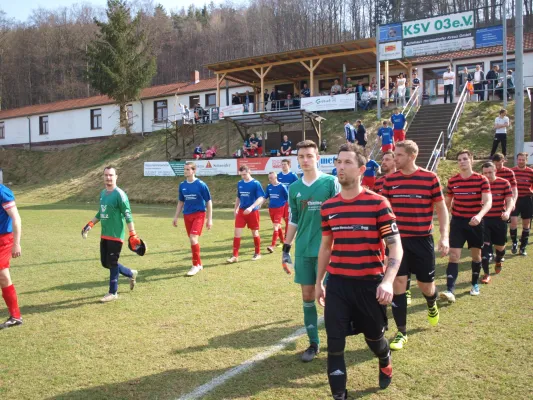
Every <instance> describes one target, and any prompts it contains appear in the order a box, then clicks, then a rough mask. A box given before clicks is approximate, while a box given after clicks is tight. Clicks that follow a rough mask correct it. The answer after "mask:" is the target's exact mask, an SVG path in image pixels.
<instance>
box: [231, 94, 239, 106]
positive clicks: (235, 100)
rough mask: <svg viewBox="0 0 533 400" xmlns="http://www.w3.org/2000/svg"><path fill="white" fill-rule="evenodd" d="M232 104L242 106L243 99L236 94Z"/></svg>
mask: <svg viewBox="0 0 533 400" xmlns="http://www.w3.org/2000/svg"><path fill="white" fill-rule="evenodd" d="M231 104H233V105H238V104H241V99H240V98H239V96H237V95H236V94H234V95H233V97H232V98H231Z"/></svg>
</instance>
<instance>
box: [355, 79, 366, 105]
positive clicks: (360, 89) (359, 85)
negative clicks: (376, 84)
mask: <svg viewBox="0 0 533 400" xmlns="http://www.w3.org/2000/svg"><path fill="white" fill-rule="evenodd" d="M355 91H356V92H357V100H358V101H361V97H362V95H363V92H366V88H365V87H364V86H363V83H362V82H361V81H358V82H357V86H356V87H355Z"/></svg>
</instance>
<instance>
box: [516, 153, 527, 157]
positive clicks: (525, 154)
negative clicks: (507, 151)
mask: <svg viewBox="0 0 533 400" xmlns="http://www.w3.org/2000/svg"><path fill="white" fill-rule="evenodd" d="M520 156H524V157H525V158H527V156H529V154H527V153H526V152H523V153H518V154H517V155H516V158H518V157H520Z"/></svg>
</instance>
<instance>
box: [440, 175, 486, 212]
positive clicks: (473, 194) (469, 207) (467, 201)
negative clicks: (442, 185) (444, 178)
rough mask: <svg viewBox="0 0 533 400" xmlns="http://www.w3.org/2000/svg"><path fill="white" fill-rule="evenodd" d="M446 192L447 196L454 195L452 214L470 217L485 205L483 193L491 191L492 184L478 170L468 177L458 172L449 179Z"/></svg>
mask: <svg viewBox="0 0 533 400" xmlns="http://www.w3.org/2000/svg"><path fill="white" fill-rule="evenodd" d="M446 192H447V193H446V195H447V196H449V197H453V206H452V216H454V217H458V218H468V219H470V218H472V217H473V216H475V215H477V214H478V213H479V211H480V210H481V208H482V207H483V203H482V194H483V193H490V184H489V180H488V179H487V178H486V177H485V176H483V175H481V174H478V173H477V172H473V173H472V175H470V176H469V177H468V178H463V177H461V174H457V175H455V176H452V177H451V178H450V179H449V180H448V187H447V188H446Z"/></svg>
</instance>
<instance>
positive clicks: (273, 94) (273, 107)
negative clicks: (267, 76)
mask: <svg viewBox="0 0 533 400" xmlns="http://www.w3.org/2000/svg"><path fill="white" fill-rule="evenodd" d="M277 100H278V91H277V90H276V88H272V91H271V92H270V101H271V104H270V110H272V111H275V110H277V109H278V102H277Z"/></svg>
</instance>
